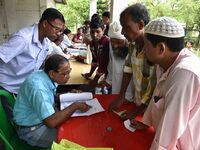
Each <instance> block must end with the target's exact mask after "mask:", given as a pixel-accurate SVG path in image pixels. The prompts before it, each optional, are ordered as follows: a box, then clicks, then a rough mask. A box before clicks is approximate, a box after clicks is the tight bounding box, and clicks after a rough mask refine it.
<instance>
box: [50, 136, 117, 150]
mask: <svg viewBox="0 0 200 150" xmlns="http://www.w3.org/2000/svg"><path fill="white" fill-rule="evenodd" d="M51 150H113V148H87V147H84V146H81V145H79V144H76V143H74V142H71V141H68V140H66V139H62V140H61V142H60V143H59V144H57V143H56V142H53V144H52V146H51Z"/></svg>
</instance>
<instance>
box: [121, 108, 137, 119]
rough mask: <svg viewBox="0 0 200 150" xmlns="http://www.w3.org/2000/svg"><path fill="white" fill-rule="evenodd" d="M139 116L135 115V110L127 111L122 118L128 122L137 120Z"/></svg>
mask: <svg viewBox="0 0 200 150" xmlns="http://www.w3.org/2000/svg"><path fill="white" fill-rule="evenodd" d="M136 116H137V115H136V114H135V111H134V110H128V111H125V112H123V113H122V114H121V115H120V117H121V119H122V120H127V119H130V120H131V119H135V117H136Z"/></svg>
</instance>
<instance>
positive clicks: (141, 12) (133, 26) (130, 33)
mask: <svg viewBox="0 0 200 150" xmlns="http://www.w3.org/2000/svg"><path fill="white" fill-rule="evenodd" d="M149 20H150V16H149V13H148V11H147V9H146V7H145V6H144V5H142V4H140V3H137V4H134V5H132V6H129V7H128V8H126V9H125V10H124V11H123V12H122V13H121V14H120V23H121V25H122V34H124V36H125V37H126V39H128V41H130V42H134V41H137V40H138V39H140V38H141V37H142V36H143V34H144V27H145V25H146V24H147V23H148V22H149Z"/></svg>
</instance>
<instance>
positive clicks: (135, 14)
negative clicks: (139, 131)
mask: <svg viewBox="0 0 200 150" xmlns="http://www.w3.org/2000/svg"><path fill="white" fill-rule="evenodd" d="M149 18H150V17H149V13H148V11H147V9H146V8H145V6H143V5H142V4H139V3H138V4H134V5H132V6H130V7H128V8H126V9H125V10H124V11H123V12H122V13H121V15H120V23H121V25H122V33H123V34H124V36H125V37H126V38H127V39H128V41H129V42H130V44H129V53H128V56H127V58H126V62H125V66H124V73H123V79H122V85H121V90H120V94H119V96H118V97H117V99H115V100H114V101H113V102H112V103H111V104H110V107H109V109H110V110H113V109H116V108H117V107H119V106H120V105H121V104H122V103H124V102H125V101H126V99H125V92H126V89H127V86H128V84H129V82H130V80H131V78H132V77H133V82H134V91H133V93H134V97H133V101H134V102H135V104H136V106H137V107H136V108H135V109H134V110H131V111H127V112H125V113H123V114H122V118H123V119H134V118H135V117H136V116H137V115H139V114H142V113H143V112H144V111H145V109H146V108H147V105H148V103H149V100H150V99H151V96H152V93H153V90H154V87H155V84H156V75H155V67H154V66H152V65H151V64H150V62H148V61H147V59H146V57H145V55H144V50H143V47H144V41H143V37H144V27H145V25H146V24H147V23H148V22H149V20H150V19H149Z"/></svg>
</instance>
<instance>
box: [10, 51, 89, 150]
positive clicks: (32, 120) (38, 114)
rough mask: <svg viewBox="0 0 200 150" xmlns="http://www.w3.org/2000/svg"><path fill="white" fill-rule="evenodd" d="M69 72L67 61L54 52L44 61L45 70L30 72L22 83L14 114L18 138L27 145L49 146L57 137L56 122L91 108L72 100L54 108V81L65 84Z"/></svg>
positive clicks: (55, 84)
mask: <svg viewBox="0 0 200 150" xmlns="http://www.w3.org/2000/svg"><path fill="white" fill-rule="evenodd" d="M70 72H71V68H70V64H69V62H68V60H67V59H66V58H65V57H63V56H61V55H57V54H55V55H52V56H50V57H49V58H48V59H47V61H46V62H45V66H44V71H43V70H40V71H36V72H34V73H32V74H31V75H30V76H29V77H28V78H27V79H26V80H25V82H24V83H23V85H22V86H21V88H20V90H19V92H18V96H17V100H16V103H15V106H14V111H13V116H14V121H15V123H16V129H17V133H18V135H19V137H20V138H21V139H23V140H25V141H26V142H27V143H28V144H30V145H33V146H39V147H47V148H49V147H51V145H52V142H53V141H56V139H57V129H56V127H57V126H58V125H60V124H61V123H62V122H64V121H66V120H67V119H69V118H70V116H71V115H72V114H73V113H74V112H75V111H77V110H79V111H82V112H86V111H88V110H89V109H90V106H89V105H87V104H86V103H85V102H74V103H72V104H71V105H69V106H68V107H66V108H65V109H63V110H61V111H58V110H57V109H56V108H55V100H54V98H55V94H56V87H57V84H65V83H66V82H67V81H68V80H69V78H70Z"/></svg>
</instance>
